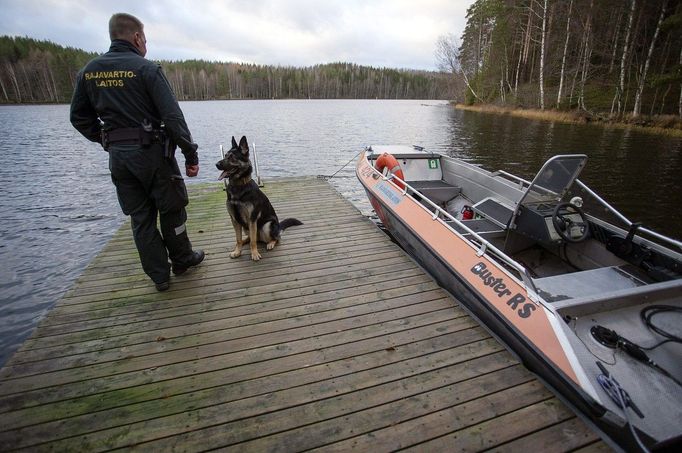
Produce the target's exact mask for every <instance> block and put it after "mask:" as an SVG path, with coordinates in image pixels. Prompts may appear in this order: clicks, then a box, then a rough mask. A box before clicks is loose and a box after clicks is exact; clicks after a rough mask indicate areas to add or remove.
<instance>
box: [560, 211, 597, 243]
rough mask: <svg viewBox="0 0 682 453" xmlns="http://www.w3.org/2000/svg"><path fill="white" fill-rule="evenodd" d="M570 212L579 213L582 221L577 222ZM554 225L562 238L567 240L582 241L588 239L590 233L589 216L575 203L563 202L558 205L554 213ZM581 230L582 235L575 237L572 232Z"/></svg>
mask: <svg viewBox="0 0 682 453" xmlns="http://www.w3.org/2000/svg"><path fill="white" fill-rule="evenodd" d="M569 214H578V215H579V216H580V221H579V222H576V221H574V220H573V219H571V218H570V217H569ZM552 225H554V229H555V230H556V232H557V234H558V235H559V236H561V239H563V240H565V241H567V242H580V241H584V240H585V239H587V236H588V235H589V234H590V226H589V224H588V223H587V218H586V217H585V213H584V212H583V210H582V209H580V208H579V207H577V206H576V205H574V204H573V203H569V202H566V201H565V202H563V203H559V204H558V205H556V208H554V212H553V213H552ZM576 228H577V229H578V230H579V231H580V233H581V234H580V236H578V237H573V236H572V235H571V232H572V231H574V230H575V229H576Z"/></svg>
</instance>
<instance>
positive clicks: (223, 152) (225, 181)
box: [220, 143, 227, 192]
mask: <svg viewBox="0 0 682 453" xmlns="http://www.w3.org/2000/svg"><path fill="white" fill-rule="evenodd" d="M220 155H221V156H222V158H223V159H225V150H224V149H223V144H222V143H221V144H220ZM223 184H224V185H225V192H227V179H223Z"/></svg>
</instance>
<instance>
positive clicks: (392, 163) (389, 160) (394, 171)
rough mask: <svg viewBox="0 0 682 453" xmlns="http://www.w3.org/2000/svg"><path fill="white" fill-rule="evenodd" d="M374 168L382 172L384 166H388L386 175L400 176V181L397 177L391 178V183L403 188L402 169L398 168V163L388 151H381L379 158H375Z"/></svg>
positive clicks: (403, 177)
mask: <svg viewBox="0 0 682 453" xmlns="http://www.w3.org/2000/svg"><path fill="white" fill-rule="evenodd" d="M374 168H376V169H377V171H380V172H382V173H383V171H384V168H388V175H395V176H397V177H398V178H400V181H398V180H397V179H394V180H393V184H395V185H396V186H398V187H400V188H401V189H404V188H405V184H403V182H402V181H405V176H404V175H403V170H402V168H400V164H399V163H398V160H397V159H396V158H395V157H393V155H391V154H389V153H383V154H382V155H381V156H379V158H378V159H377V161H376V163H375V164H374Z"/></svg>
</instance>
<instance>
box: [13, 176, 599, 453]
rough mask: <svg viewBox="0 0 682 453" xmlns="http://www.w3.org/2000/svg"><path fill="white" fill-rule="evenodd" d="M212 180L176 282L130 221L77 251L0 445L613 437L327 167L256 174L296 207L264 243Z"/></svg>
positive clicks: (586, 440) (519, 444) (444, 443)
mask: <svg viewBox="0 0 682 453" xmlns="http://www.w3.org/2000/svg"><path fill="white" fill-rule="evenodd" d="M221 189H222V186H221V185H219V184H213V185H201V186H194V187H193V188H192V193H191V202H190V206H189V209H188V211H189V221H188V230H189V234H190V238H191V239H192V241H193V244H194V246H195V248H203V249H204V251H205V252H206V260H205V261H204V263H202V264H201V266H199V267H198V268H196V269H193V270H192V271H190V272H188V273H187V274H185V275H182V276H180V277H173V278H172V280H171V289H170V290H168V291H166V292H164V293H157V292H156V290H155V289H154V286H153V285H152V284H151V282H150V281H149V280H148V278H147V277H146V276H145V275H144V274H143V272H142V270H141V268H140V265H139V261H138V257H137V252H136V250H135V247H134V245H133V243H132V237H131V233H130V227H129V225H124V226H123V227H122V228H121V229H120V230H119V231H118V232H117V233H116V234H115V236H114V237H113V239H112V240H111V241H110V242H109V244H108V245H107V246H106V247H105V248H104V250H102V252H101V253H100V254H99V255H98V256H97V257H96V258H95V259H94V260H93V262H92V263H90V265H89V267H88V268H87V269H86V271H85V272H84V273H83V275H82V276H81V278H80V279H79V280H78V281H77V282H76V283H75V284H74V286H73V288H72V289H71V290H70V291H69V292H68V293H67V294H66V295H65V297H64V298H63V299H62V300H61V301H60V302H59V303H58V304H57V305H56V307H55V308H54V309H53V310H52V311H51V312H50V313H49V315H48V316H47V317H46V318H45V319H43V320H42V322H41V323H40V325H39V327H38V328H37V329H36V331H35V332H34V334H33V336H32V337H31V338H29V339H28V340H27V341H26V342H25V344H24V345H23V346H22V347H21V348H20V350H19V351H18V352H17V353H16V354H15V355H14V356H13V357H12V359H11V360H10V361H9V362H8V363H7V364H6V366H5V367H4V368H3V369H2V370H1V371H0V451H12V450H21V449H26V450H30V451H48V450H49V451H68V452H72V451H87V452H96V451H103V450H111V449H118V448H123V449H132V450H140V451H149V452H152V451H153V452H157V451H158V452H168V451H176V450H177V451H199V450H201V451H203V450H211V449H229V450H236V451H256V452H264V451H286V452H289V451H301V450H310V449H313V450H314V449H319V450H324V451H348V450H353V449H354V450H357V451H372V452H373V453H374V452H379V451H393V450H399V449H412V450H419V451H482V450H490V449H493V450H498V451H500V450H503V451H524V450H528V449H531V450H532V451H545V450H548V451H574V450H581V451H607V450H608V447H607V446H606V445H605V444H604V443H602V442H601V441H600V440H599V437H598V436H597V435H596V434H595V433H594V432H592V431H591V430H590V429H589V428H588V427H587V426H586V425H585V424H584V423H583V422H582V421H581V420H580V419H579V418H577V417H576V416H575V414H573V413H572V412H571V411H570V410H569V409H568V408H567V407H566V406H564V405H563V404H562V403H561V402H560V401H559V400H558V399H557V398H556V397H555V396H554V395H553V394H552V393H550V392H549V391H548V390H546V389H545V388H544V387H543V385H542V384H541V383H540V382H539V381H538V380H537V379H536V378H534V376H533V375H531V374H530V373H529V372H528V371H527V370H526V369H524V368H523V366H521V365H520V364H519V363H518V362H517V361H516V360H515V359H514V358H513V357H512V355H511V354H509V353H508V352H507V351H506V350H505V349H504V348H503V347H502V346H501V345H500V344H499V343H498V342H497V341H496V340H494V339H493V338H491V337H490V335H489V334H488V333H487V332H486V331H485V330H484V329H483V328H481V327H480V326H478V324H477V323H476V322H475V321H474V320H473V319H472V318H471V317H469V316H468V315H467V314H466V312H465V311H464V310H462V308H460V307H459V306H458V304H457V302H456V301H455V300H454V299H453V298H452V297H450V296H449V295H448V294H447V293H446V292H444V291H443V290H442V289H440V288H439V287H438V285H437V284H436V283H434V281H433V280H432V279H431V278H430V277H429V276H428V275H426V274H425V273H424V271H423V270H422V269H420V268H419V266H417V265H416V264H415V263H414V262H413V261H412V260H411V259H410V258H409V257H407V255H405V254H404V253H403V252H402V250H401V249H400V248H398V247H397V246H396V245H395V244H393V243H392V242H391V241H390V240H389V239H388V237H386V236H385V235H384V234H383V233H382V232H381V231H380V230H378V229H377V228H376V227H375V226H374V225H373V224H372V223H371V222H370V221H369V220H367V219H366V218H364V217H363V216H362V215H360V213H359V212H358V211H357V210H356V209H355V208H354V207H353V206H352V205H351V204H350V203H349V202H348V201H346V200H345V199H344V198H343V197H341V196H340V195H339V194H338V193H337V192H336V191H335V190H334V189H333V188H331V186H330V185H329V184H327V183H326V182H325V181H321V180H317V179H312V178H307V179H296V180H288V179H287V180H277V181H273V182H269V183H267V184H266V187H265V191H266V193H267V194H268V196H269V197H270V199H271V201H272V202H273V205H274V206H275V208H276V209H277V212H278V215H279V217H280V219H281V218H284V217H296V218H298V219H300V220H301V221H303V222H304V225H303V226H299V227H295V228H291V229H290V230H287V231H286V232H285V233H284V235H283V240H282V242H281V244H280V245H279V246H278V247H277V248H276V249H275V250H273V251H270V252H265V251H264V250H262V252H261V253H262V255H263V259H262V260H261V261H260V262H252V261H251V260H250V259H249V258H250V256H249V254H248V247H247V248H245V253H244V255H242V257H241V258H239V259H230V258H229V257H228V252H229V251H230V250H231V249H232V247H233V245H234V233H233V231H232V227H231V224H230V221H229V219H228V216H227V213H226V211H225V205H224V202H225V194H224V192H223V191H222V190H221ZM263 248H264V247H261V249H263Z"/></svg>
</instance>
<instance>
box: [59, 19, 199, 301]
mask: <svg viewBox="0 0 682 453" xmlns="http://www.w3.org/2000/svg"><path fill="white" fill-rule="evenodd" d="M109 36H110V38H111V47H110V48H109V52H107V53H105V54H104V55H101V56H99V57H97V58H95V59H93V60H92V61H90V62H89V63H88V64H87V65H85V67H84V68H83V69H82V70H81V71H80V72H79V73H78V77H77V81H76V88H75V91H74V94H73V99H72V100H71V124H73V126H74V127H75V128H76V129H77V130H78V131H79V132H80V133H81V134H83V136H85V138H87V139H88V140H91V141H93V142H97V143H100V144H101V145H102V147H103V148H104V149H105V150H106V151H108V152H109V170H110V171H111V179H112V181H113V182H114V185H115V186H116V193H117V195H118V200H119V204H120V205H121V209H122V210H123V213H124V214H126V215H129V216H130V218H131V225H132V230H133V237H134V238H135V245H136V246H137V250H138V252H139V254H140V261H141V263H142V268H143V269H144V271H145V273H146V274H147V275H148V276H149V277H150V278H151V279H152V280H153V281H154V283H155V284H156V289H157V290H159V291H165V290H166V289H168V287H169V280H170V271H171V269H172V271H173V273H174V274H175V275H179V274H182V273H184V272H185V271H187V269H188V268H190V267H192V266H196V265H198V264H199V263H201V262H202V261H203V259H204V252H203V251H201V250H197V251H193V250H192V244H191V243H190V241H189V237H188V236H187V230H186V227H185V222H186V220H187V213H186V212H185V206H186V205H187V203H188V201H189V200H188V198H187V190H186V188H185V183H184V180H183V178H182V175H181V173H180V169H179V168H178V163H177V161H176V160H175V157H174V151H175V147H176V145H177V146H178V147H180V149H181V150H182V153H183V154H184V156H185V170H186V174H187V176H189V177H192V176H196V175H197V174H198V173H199V156H198V155H197V148H198V147H197V145H196V144H195V143H194V142H193V141H192V135H191V134H190V132H189V129H188V128H187V124H186V123H185V118H184V116H183V114H182V111H181V110H180V106H179V105H178V102H177V100H176V99H175V95H174V94H173V92H172V90H171V88H170V85H169V83H168V80H167V79H166V77H165V75H164V74H163V72H162V70H161V67H160V66H159V65H157V64H155V63H152V62H150V61H148V60H146V59H145V58H144V56H145V55H146V54H147V39H146V37H145V34H144V25H143V24H142V22H140V20H138V19H137V18H136V17H134V16H131V15H130V14H124V13H119V14H114V15H113V16H111V19H110V20H109ZM157 213H158V215H159V221H160V224H161V232H160V233H159V230H158V229H157V227H156V218H157ZM169 258H170V261H171V263H169V262H168V259H169Z"/></svg>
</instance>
